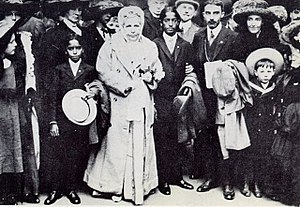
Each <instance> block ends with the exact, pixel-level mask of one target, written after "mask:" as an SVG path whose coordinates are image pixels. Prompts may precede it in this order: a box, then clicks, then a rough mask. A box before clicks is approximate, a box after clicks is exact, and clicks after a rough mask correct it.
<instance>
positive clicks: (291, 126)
mask: <svg viewBox="0 0 300 207" xmlns="http://www.w3.org/2000/svg"><path fill="white" fill-rule="evenodd" d="M282 80H283V81H282V82H281V84H282V85H281V86H282V88H281V89H283V90H282V91H281V93H280V103H281V104H282V106H283V108H285V109H286V110H285V111H284V113H283V124H282V132H283V134H284V138H286V139H288V140H290V141H291V143H292V147H291V154H290V157H289V160H287V161H288V163H289V167H288V169H287V170H286V176H285V179H284V180H283V182H284V183H286V186H285V187H286V189H285V193H284V194H283V195H282V196H281V202H283V203H284V204H288V205H295V206H298V205H300V194H299V192H300V153H299V151H300V118H299V117H300V68H298V69H292V70H291V71H289V72H288V73H287V74H286V75H285V76H284V78H283V79H282Z"/></svg>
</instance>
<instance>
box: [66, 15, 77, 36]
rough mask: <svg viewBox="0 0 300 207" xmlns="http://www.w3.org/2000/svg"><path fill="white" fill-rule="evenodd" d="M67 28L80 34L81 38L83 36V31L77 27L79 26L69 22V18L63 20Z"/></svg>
mask: <svg viewBox="0 0 300 207" xmlns="http://www.w3.org/2000/svg"><path fill="white" fill-rule="evenodd" d="M62 21H63V22H64V23H65V24H66V25H67V27H69V28H70V30H72V31H73V32H75V33H76V34H78V35H79V36H81V35H82V31H81V29H80V28H79V27H78V26H77V24H74V23H73V22H71V21H70V20H68V19H67V18H63V20H62Z"/></svg>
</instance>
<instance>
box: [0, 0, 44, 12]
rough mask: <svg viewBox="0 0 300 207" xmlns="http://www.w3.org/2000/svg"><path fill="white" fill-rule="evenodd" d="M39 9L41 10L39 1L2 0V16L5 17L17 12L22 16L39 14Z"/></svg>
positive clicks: (0, 6)
mask: <svg viewBox="0 0 300 207" xmlns="http://www.w3.org/2000/svg"><path fill="white" fill-rule="evenodd" d="M39 8H40V4H39V1H31V0H0V14H1V15H5V14H6V13H7V12H9V11H17V12H18V13H19V15H20V16H28V15H32V14H34V13H35V12H37V11H38V10H39Z"/></svg>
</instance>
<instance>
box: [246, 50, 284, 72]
mask: <svg viewBox="0 0 300 207" xmlns="http://www.w3.org/2000/svg"><path fill="white" fill-rule="evenodd" d="M263 59H268V60H270V61H272V62H273V63H274V65H275V69H274V71H275V74H277V73H278V72H279V71H280V70H281V69H282V68H283V64H284V59H283V57H282V55H281V53H280V52H278V51H277V50H275V49H273V48H260V49H257V50H255V51H253V52H252V53H250V55H248V57H247V59H246V62H245V64H246V66H247V68H248V71H249V73H250V75H252V76H253V75H254V69H255V65H256V63H257V62H258V61H260V60H263Z"/></svg>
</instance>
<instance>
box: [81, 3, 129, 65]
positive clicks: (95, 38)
mask: <svg viewBox="0 0 300 207" xmlns="http://www.w3.org/2000/svg"><path fill="white" fill-rule="evenodd" d="M90 7H91V8H90V9H89V10H90V12H89V13H90V16H89V18H90V19H93V20H94V21H95V22H94V23H93V24H92V25H91V26H89V27H88V28H87V34H88V38H87V42H88V44H89V47H87V48H86V50H85V51H86V52H85V55H86V63H88V64H90V65H92V66H95V65H96V60H97V56H98V52H99V50H100V48H101V46H102V45H103V43H104V42H105V41H106V40H109V39H110V38H111V36H112V34H114V33H115V32H116V28H114V27H115V26H116V25H117V24H116V23H117V22H115V21H114V19H116V18H117V16H118V12H119V10H120V9H121V8H122V7H123V4H122V3H119V2H117V1H111V0H109V1H103V0H94V1H93V2H92V3H91V5H90Z"/></svg>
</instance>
